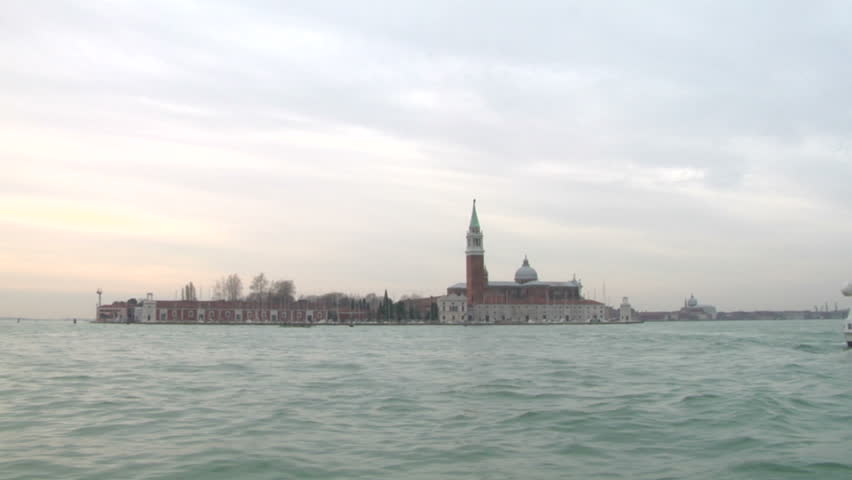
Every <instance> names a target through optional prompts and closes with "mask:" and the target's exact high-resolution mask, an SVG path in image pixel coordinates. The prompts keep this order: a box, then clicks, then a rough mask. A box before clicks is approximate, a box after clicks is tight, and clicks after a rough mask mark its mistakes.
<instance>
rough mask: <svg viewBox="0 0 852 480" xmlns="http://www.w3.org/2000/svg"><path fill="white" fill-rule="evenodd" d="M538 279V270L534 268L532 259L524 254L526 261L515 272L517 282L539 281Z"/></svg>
mask: <svg viewBox="0 0 852 480" xmlns="http://www.w3.org/2000/svg"><path fill="white" fill-rule="evenodd" d="M537 281H538V272H536V271H535V269H534V268H532V267H531V266H530V261H529V260H527V257H526V255H524V263H523V265H521V268H519V269H518V270H517V271H516V272H515V282H517V283H527V282H537Z"/></svg>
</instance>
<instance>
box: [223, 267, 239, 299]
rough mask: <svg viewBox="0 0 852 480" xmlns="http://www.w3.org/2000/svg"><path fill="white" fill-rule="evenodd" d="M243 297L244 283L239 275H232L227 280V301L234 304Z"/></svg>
mask: <svg viewBox="0 0 852 480" xmlns="http://www.w3.org/2000/svg"><path fill="white" fill-rule="evenodd" d="M242 297H243V281H242V280H240V277H239V275H237V274H236V273H232V274H230V275H228V278H226V279H225V300H228V301H229V302H234V301H237V300H240V299H241V298H242Z"/></svg>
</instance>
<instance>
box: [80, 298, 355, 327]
mask: <svg viewBox="0 0 852 480" xmlns="http://www.w3.org/2000/svg"><path fill="white" fill-rule="evenodd" d="M368 315H369V312H368V311H367V310H365V309H362V308H358V307H356V308H354V309H353V308H350V307H344V306H341V308H328V307H321V308H314V307H312V306H311V305H310V304H309V303H307V302H305V301H301V300H300V301H297V302H292V303H290V304H288V305H266V304H264V305H259V304H258V303H257V302H250V301H234V302H228V301H224V300H209V301H199V300H154V296H153V295H152V294H150V293H149V294H148V295H147V296H146V298H145V300H142V302H139V303H137V302H136V301H135V300H132V301H129V302H113V303H112V304H111V305H101V306H99V307H98V309H97V317H96V320H95V321H96V322H102V323H214V324H218V323H224V324H232V323H248V324H277V323H297V324H300V323H339V322H351V321H364V320H366V319H367V318H368Z"/></svg>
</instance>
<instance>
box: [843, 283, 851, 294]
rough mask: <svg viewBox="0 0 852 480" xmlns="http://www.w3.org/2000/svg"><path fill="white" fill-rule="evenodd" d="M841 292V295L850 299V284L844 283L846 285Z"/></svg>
mask: <svg viewBox="0 0 852 480" xmlns="http://www.w3.org/2000/svg"><path fill="white" fill-rule="evenodd" d="M841 292H843V295H846V296H847V297H852V282H846V285H844V286H843V290H841Z"/></svg>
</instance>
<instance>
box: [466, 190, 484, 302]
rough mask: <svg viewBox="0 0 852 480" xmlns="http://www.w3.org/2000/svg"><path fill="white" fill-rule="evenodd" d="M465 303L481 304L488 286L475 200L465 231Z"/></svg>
mask: <svg viewBox="0 0 852 480" xmlns="http://www.w3.org/2000/svg"><path fill="white" fill-rule="evenodd" d="M465 254H466V256H467V303H468V305H476V304H480V303H482V296H483V293H485V288H486V287H487V286H488V271H487V270H486V269H485V250H484V249H483V248H482V230H481V229H480V228H479V217H478V216H477V215H476V200H475V199H474V200H473V212H472V213H471V214H470V226H469V227H468V229H467V249H465Z"/></svg>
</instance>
